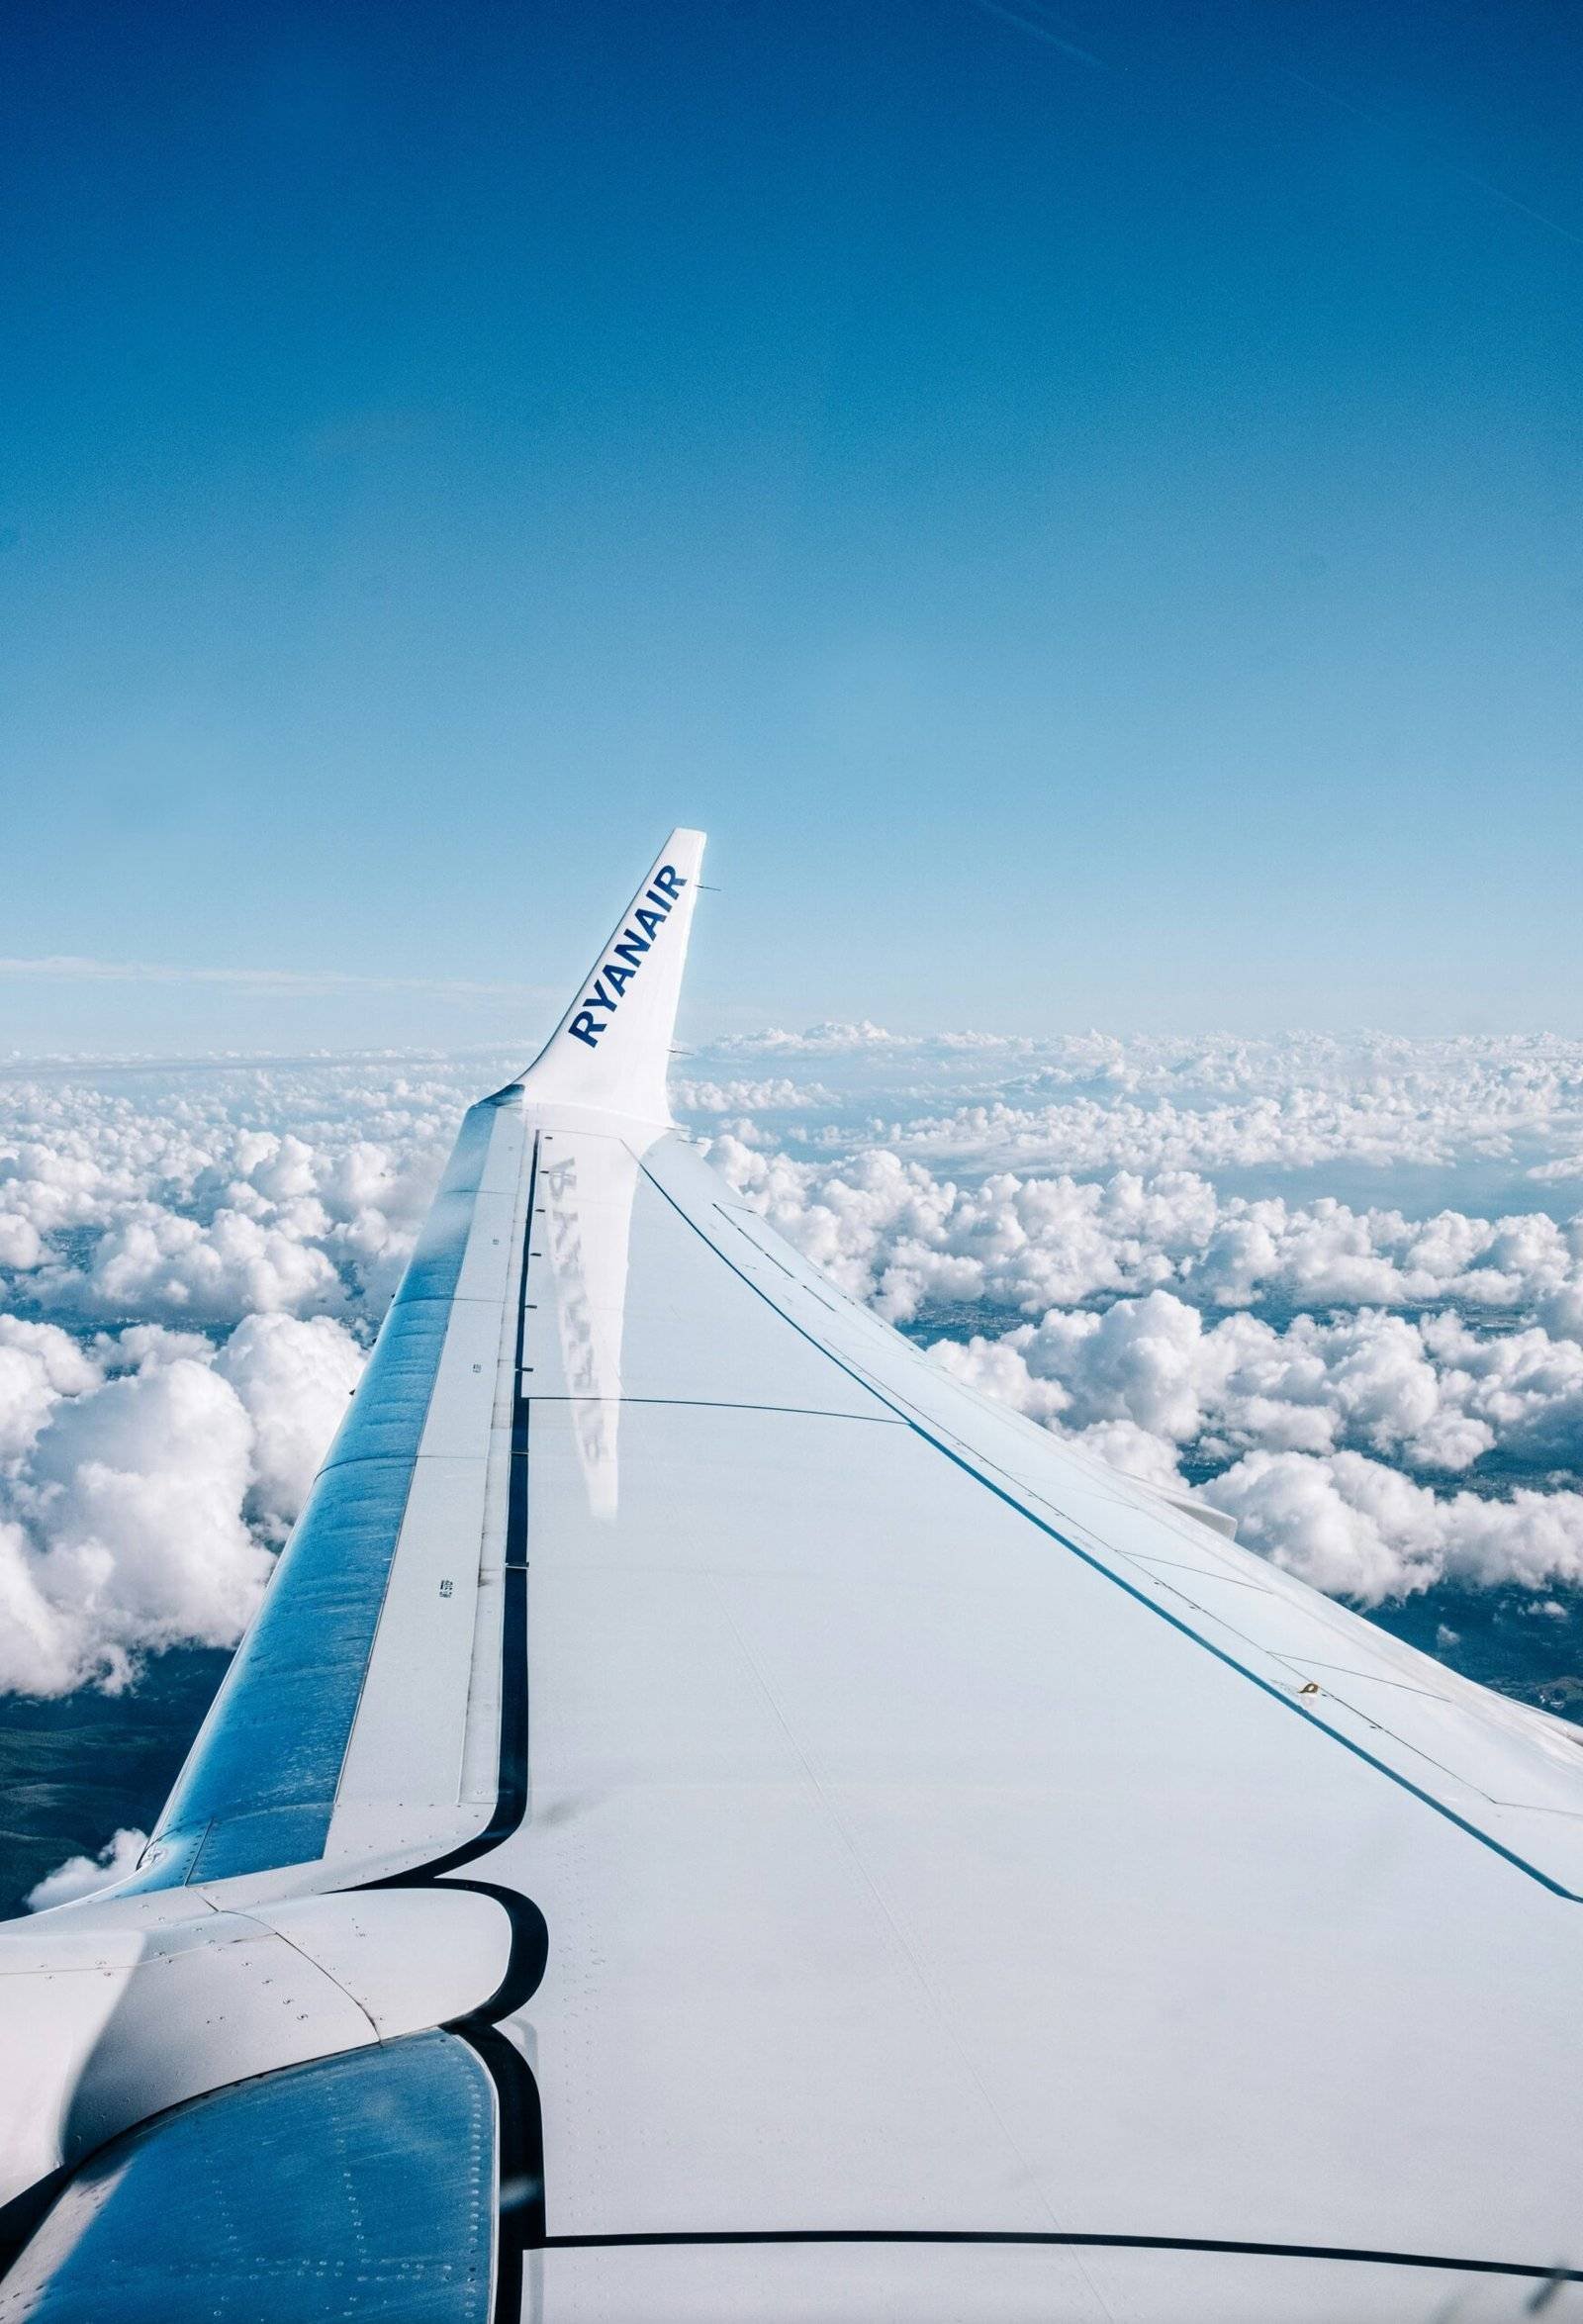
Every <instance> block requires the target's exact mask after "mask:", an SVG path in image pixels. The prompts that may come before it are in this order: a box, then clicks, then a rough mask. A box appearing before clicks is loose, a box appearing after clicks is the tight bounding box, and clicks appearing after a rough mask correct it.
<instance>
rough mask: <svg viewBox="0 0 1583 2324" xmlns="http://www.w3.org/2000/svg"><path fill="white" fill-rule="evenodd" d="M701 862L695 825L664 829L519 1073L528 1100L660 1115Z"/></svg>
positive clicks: (665, 1105)
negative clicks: (639, 878)
mask: <svg viewBox="0 0 1583 2324" xmlns="http://www.w3.org/2000/svg"><path fill="white" fill-rule="evenodd" d="M702 862H703V833H702V832H701V831H673V832H672V833H671V836H670V838H669V839H668V840H667V841H666V843H665V845H664V847H662V848H661V850H660V852H659V854H658V856H656V858H655V860H654V863H653V865H652V867H651V868H650V871H649V873H648V877H647V878H646V879H645V880H644V881H643V882H642V883H641V885H640V886H639V888H638V891H637V893H636V895H634V896H633V898H632V901H631V902H630V903H629V904H628V905H627V907H626V910H625V912H624V913H623V914H622V916H621V918H620V919H619V920H617V921H616V923H615V927H614V929H613V930H612V931H611V934H610V939H609V942H608V943H607V944H605V946H603V947H602V949H601V950H600V952H599V954H598V955H597V957H596V959H595V962H594V966H593V968H592V970H591V971H590V972H589V974H588V976H585V977H584V979H583V981H582V983H581V984H580V985H579V986H578V989H577V997H576V999H575V1000H574V1001H573V1002H572V1005H571V1007H570V1008H569V1009H568V1010H567V1012H566V1014H565V1016H564V1017H563V1018H562V1019H561V1021H560V1024H559V1025H558V1026H557V1027H556V1029H555V1032H554V1033H553V1034H552V1035H551V1037H550V1040H549V1041H548V1043H547V1044H546V1046H545V1047H544V1049H543V1050H542V1051H541V1052H540V1053H539V1055H538V1057H537V1058H535V1059H534V1061H533V1063H532V1065H530V1066H529V1067H528V1069H527V1070H526V1071H525V1072H524V1073H523V1074H522V1076H521V1086H522V1088H523V1089H524V1090H525V1091H526V1093H527V1096H528V1098H529V1100H530V1101H534V1102H538V1103H548V1104H557V1105H579V1106H583V1105H586V1106H592V1107H595V1108H597V1109H598V1110H599V1111H600V1112H602V1113H612V1114H625V1115H628V1116H630V1117H632V1118H634V1119H636V1120H638V1121H644V1122H663V1123H667V1124H668V1123H669V1122H670V1120H671V1108H670V1102H669V1099H668V1098H667V1095H666V1088H665V1075H666V1067H667V1064H668V1063H669V1060H670V1054H671V1039H672V1035H673V1034H674V1033H675V1030H676V1006H677V1002H678V1000H679V999H680V997H681V991H682V970H683V966H684V964H685V962H686V960H687V940H688V935H689V932H690V930H691V928H692V925H693V899H694V897H695V896H696V895H697V894H698V872H699V869H700V867H701V866H702Z"/></svg>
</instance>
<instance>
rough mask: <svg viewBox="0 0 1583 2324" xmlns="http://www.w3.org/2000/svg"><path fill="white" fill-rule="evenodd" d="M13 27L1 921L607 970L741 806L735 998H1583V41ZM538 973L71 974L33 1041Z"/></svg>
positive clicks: (777, 20)
mask: <svg viewBox="0 0 1583 2324" xmlns="http://www.w3.org/2000/svg"><path fill="white" fill-rule="evenodd" d="M4 46H5V49H6V51H7V53H6V56H5V61H4V70H3V75H0V79H3V84H4V94H3V98H0V107H3V118H0V157H3V158H0V168H3V171H4V176H5V182H6V197H5V206H4V247H3V251H0V258H3V264H4V279H5V286H6V287H5V314H6V327H5V331H4V334H3V340H0V370H3V397H4V412H5V422H4V427H3V430H0V544H3V545H0V747H3V753H4V784H5V792H6V814H5V824H6V833H7V847H6V866H7V878H6V881H5V896H6V907H7V908H6V912H5V919H4V929H5V933H4V935H3V937H0V951H3V952H4V953H6V954H8V955H16V956H23V957H34V956H40V955H57V954H82V955H91V956H94V957H97V958H101V959H105V960H109V961H143V962H154V963H160V964H167V965H172V966H177V967H182V966H194V967H204V968H210V969H213V968H227V967H233V966H234V967H243V968H288V969H297V970H313V971H331V972H340V973H343V974H362V975H367V976H421V977H434V978H439V979H445V978H450V979H486V980H507V981H520V982H521V983H524V984H528V985H534V984H540V983H544V984H549V985H554V986H558V985H560V984H561V983H563V982H566V981H569V980H570V978H571V977H573V976H575V975H576V974H577V973H578V972H579V971H580V969H581V967H582V966H583V962H584V957H585V955H586V954H587V952H588V950H589V948H590V940H591V939H592V938H594V937H596V936H597V935H598V933H599V932H600V930H601V928H602V926H603V924H604V923H605V920H606V919H607V918H608V916H609V913H610V911H611V910H612V909H613V908H614V906H615V905H616V904H618V902H619V901H620V891H621V890H622V889H623V888H624V886H625V884H626V883H627V882H628V880H629V878H630V877H631V876H632V875H634V874H635V872H636V871H637V870H638V869H640V868H641V861H642V858H643V856H644V854H645V851H646V849H647V848H648V847H649V845H650V844H651V842H652V841H653V840H654V838H655V837H656V836H657V835H658V834H662V833H663V831H664V830H665V828H666V827H667V826H668V824H669V823H670V822H671V821H673V820H685V821H688V822H696V823H701V824H704V825H705V826H707V827H708V829H709V830H710V832H711V834H712V836H713V842H714V852H713V876H714V877H715V878H716V879H718V880H719V881H720V882H721V883H723V885H724V888H725V892H724V893H723V894H722V895H721V896H720V897H719V898H718V899H715V902H714V906H713V909H712V910H711V913H710V915H709V919H708V922H707V924H706V925H705V927H704V928H703V930H702V933H701V937H700V949H701V955H702V958H701V961H700V964H699V977H698V987H697V990H696V993H695V1001H696V1016H697V1021H698V1027H699V1029H725V1028H728V1027H730V1026H732V1025H736V1024H743V1025H745V1024H748V1023H756V1022H762V1021H764V1020H766V1019H771V1020H778V1021H782V1022H791V1023H806V1022H809V1021H811V1020H812V1019H814V1018H816V1017H821V1016H832V1015H833V1016H854V1015H861V1014H867V1015H870V1016H873V1017H876V1018H879V1019H881V1020H884V1021H888V1022H893V1023H896V1024H899V1025H904V1026H911V1027H923V1026H927V1025H945V1024H964V1023H975V1024H978V1025H982V1026H986V1027H992V1028H996V1029H1005V1030H1015V1029H1020V1030H1027V1031H1033V1032H1049V1031H1055V1030H1059V1029H1061V1028H1063V1027H1067V1026H1071V1025H1086V1024H1091V1023H1102V1024H1106V1025H1111V1026H1117V1027H1181V1028H1191V1027H1194V1026H1202V1025H1208V1024H1216V1025H1232V1026H1242V1027H1247V1028H1249V1029H1251V1030H1252V1029H1261V1028H1270V1027H1274V1026H1278V1025H1281V1024H1288V1023H1290V1024H1304V1025H1328V1024H1334V1025H1344V1024H1355V1023H1359V1022H1367V1023H1373V1024H1383V1025H1387V1026H1394V1027H1399V1028H1401V1029H1403V1030H1455V1029H1462V1028H1466V1029H1477V1028H1488V1027H1496V1026H1503V1025H1511V1026H1514V1027H1528V1028H1533V1027H1546V1026H1547V1027H1552V1028H1554V1029H1557V1030H1560V1031H1571V1032H1579V1031H1583V980H1580V977H1579V974H1578V971H1579V951H1580V946H1579V937H1578V919H1579V912H1578V900H1579V899H1578V886H1579V881H1578V874H1579V864H1580V840H1583V750H1580V739H1583V716H1580V709H1579V650H1578V649H1579V636H1580V628H1583V370H1580V361H1579V358H1580V354H1583V347H1580V332H1579V319H1580V298H1579V293H1580V288H1583V134H1580V133H1583V32H1580V30H1579V26H1578V22H1577V19H1576V18H1575V16H1572V15H1571V14H1570V12H1568V11H1566V10H1558V9H1555V8H1552V7H1550V6H1548V5H1542V6H1541V5H1531V4H1525V0H1512V4H1510V5H1499V6H1497V5H1495V4H1494V0H1490V4H1488V5H1484V6H1472V5H1452V4H1448V0H1422V4H1414V5H1408V4H1407V0H1387V4H1385V5H1381V0H1292V4H1291V5H1288V6H1282V7H1280V8H1278V9H1276V8H1269V7H1267V6H1252V5H1249V6H1244V5H1241V4H1239V0H1230V4H1226V5H1220V4H1217V5H1215V6H1212V7H1209V8H1207V9H1205V8H1198V7H1186V6H1180V5H1167V4H1165V0H1127V4H1126V5H1121V4H1119V0H1073V4H1072V5H1071V6H1070V7H1064V8H1063V9H1062V10H1061V11H1060V12H1059V13H1058V12H1057V10H1056V9H1055V8H1054V7H1052V6H1047V5H1044V4H1043V0H1004V4H1003V5H1001V4H1000V0H981V4H975V0H641V4H640V0H532V4H531V5H528V6H522V7H506V6H500V5H496V4H493V0H492V4H490V5H475V4H473V0H446V4H445V5H438V4H432V5H430V4H424V5H417V6H414V5H406V6H403V5H391V0H381V4H380V5H377V6H376V5H358V4H356V0H335V4H334V5H327V4H326V5H322V6H318V7H301V6H291V5H280V6H271V7H269V8H252V7H249V8H238V7H232V6H228V5H225V4H224V0H221V4H220V5H216V4H214V0H207V4H206V5H204V6H191V7H180V6H169V5H161V4H159V0H151V4H150V5H148V6H145V7H139V8H136V9H127V8H125V7H117V8H111V7H108V6H102V7H101V6H84V5H76V4H73V0H51V4H49V5H47V6H37V5H19V6H16V7H14V8H13V9H12V11H10V12H9V14H8V19H7V30H6V33H5V36H4ZM514 1005H515V1004H514V1003H512V1004H506V1003H501V1002H491V1003H488V1004H486V1003H483V1002H480V1003H478V1004H477V1006H476V1007H475V1006H474V1005H473V1004H472V1003H470V1002H466V1001H463V1000H454V999H453V1000H452V1001H449V1002H447V1003H446V1004H445V1007H444V1008H443V1009H441V1010H440V1011H439V1013H438V1015H437V1016H436V1014H435V1012H434V1010H433V1009H432V1008H430V1007H429V1005H428V1003H427V1002H423V1003H422V1004H421V1005H419V1001H418V1000H417V999H415V998H414V996H412V995H411V994H404V993H403V992H401V991H399V990H396V989H391V990H389V991H382V992H378V993H375V994H372V995H369V994H364V995H362V996H361V997H360V998H359V999H358V1001H357V1004H356V1007H355V1009H349V1010H348V1009H344V1008H342V1007H341V1004H340V1003H338V1002H337V1003H336V1004H335V1006H334V1007H333V1008H330V1007H328V1006H327V1004H324V1003H322V1002H318V1001H312V1000H309V999H305V998H303V997H301V996H290V995H286V996H281V995H275V996H268V997H262V998H261V997H260V996H259V995H257V994H243V995H240V996H239V997H238V995H237V994H236V993H235V992H234V991H233V989H232V988H229V987H227V986H224V985H205V986H197V987H193V988H191V989H190V990H188V989H186V988H182V987H177V986H170V985H141V984H136V983H134V984H114V985H105V984H94V985H84V984H69V983H59V984H57V983H55V982H53V981H51V980H48V979H40V978H37V977H34V978H15V977H8V978H4V979H0V1010H3V1012H4V1018H5V1019H6V1020H9V1025H10V1037H9V1039H8V1037H7V1034H6V1032H5V1030H4V1029H3V1024H0V1048H4V1047H7V1046H10V1045H11V1044H12V1043H13V1042H15V1043H17V1044H20V1045H22V1046H29V1045H40V1046H48V1045H49V1044H51V1043H52V1042H56V1041H62V1042H69V1043H71V1044H72V1045H74V1046H77V1047H84V1046H88V1047H92V1046H94V1044H95V1041H96V1040H97V1039H103V1040H105V1041H106V1042H107V1043H118V1042H119V1043H121V1044H123V1045H125V1044H127V1043H131V1044H133V1045H137V1044H138V1043H140V1042H141V1041H146V1042H148V1043H150V1044H154V1045H157V1044H158V1043H159V1042H160V1041H167V1042H168V1041H169V1040H173V1039H179V1040H182V1041H198V1040H201V1039H213V1040H214V1041H217V1042H225V1043H228V1044H235V1045H243V1044H244V1043H246V1042H250V1041H265V1042H267V1041H270V1040H289V1039H297V1038H302V1037H305V1036H307V1035H310V1034H311V1035H313V1036H315V1037H320V1036H324V1035H326V1034H328V1033H331V1032H350V1031H352V1030H356V1031H357V1032H359V1033H367V1034H369V1035H377V1036H381V1037H386V1038H390V1039H399V1038H401V1037H402V1036H403V1034H404V1033H409V1032H411V1033H416V1034H418V1035H419V1037H429V1036H430V1035H431V1033H432V1032H433V1029H434V1027H435V1026H436V1025H440V1026H441V1027H442V1029H448V1030H449V1031H450V1032H453V1033H454V1035H455V1037H457V1038H464V1037H467V1036H469V1035H471V1034H477V1035H479V1036H480V1037H484V1036H488V1035H493V1034H494V1033H495V1032H497V1031H498V1030H499V1028H500V1025H501V1022H502V1014H503V1009H504V1010H505V1011H506V1013H510V1009H511V1008H512V1007H514ZM316 1011H317V1013H316ZM337 1011H339V1013H338V1014H337ZM542 1015H543V1011H542V1010H538V1011H535V1010H530V1011H529V1016H530V1017H531V1021H532V1027H534V1028H536V1026H537V1024H538V1023H539V1022H541V1021H542ZM354 1019H355V1025H354Z"/></svg>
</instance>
